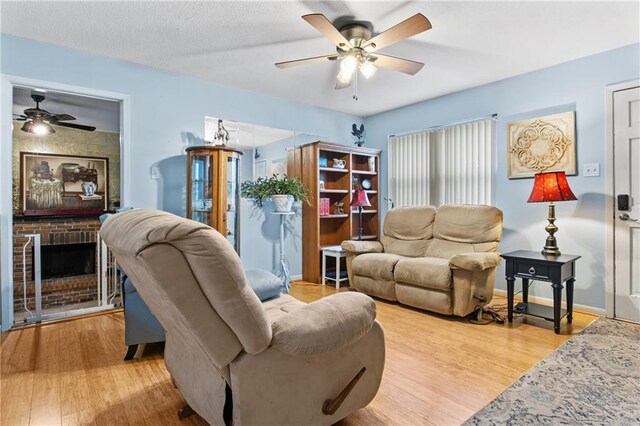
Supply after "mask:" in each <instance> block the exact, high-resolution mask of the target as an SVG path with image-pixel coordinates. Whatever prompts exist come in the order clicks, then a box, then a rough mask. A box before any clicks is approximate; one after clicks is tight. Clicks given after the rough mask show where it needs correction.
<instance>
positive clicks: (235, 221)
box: [186, 145, 242, 253]
mask: <svg viewBox="0 0 640 426" xmlns="http://www.w3.org/2000/svg"><path fill="white" fill-rule="evenodd" d="M186 151H187V217H188V218H189V219H193V220H195V221H198V222H201V223H204V224H207V225H209V226H211V227H212V228H214V229H216V230H217V231H218V232H220V233H221V234H222V235H225V236H226V237H227V240H229V242H230V243H231V245H233V247H234V248H235V250H236V252H238V253H240V158H241V155H242V151H238V150H235V149H233V148H229V147H226V146H206V145H205V146H191V147H189V148H187V149H186Z"/></svg>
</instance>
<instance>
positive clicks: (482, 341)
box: [0, 282, 596, 426]
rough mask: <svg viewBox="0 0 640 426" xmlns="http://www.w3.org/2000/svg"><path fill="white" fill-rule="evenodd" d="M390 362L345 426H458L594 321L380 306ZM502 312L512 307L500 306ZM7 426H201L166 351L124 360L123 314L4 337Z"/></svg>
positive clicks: (312, 292) (310, 288) (3, 416)
mask: <svg viewBox="0 0 640 426" xmlns="http://www.w3.org/2000/svg"><path fill="white" fill-rule="evenodd" d="M334 292H335V289H333V288H332V287H328V286H327V287H322V286H319V285H315V284H308V283H303V282H299V283H296V284H294V286H293V288H292V294H293V295H294V296H295V297H297V298H299V299H301V300H304V301H308V302H310V301H313V300H316V299H319V298H321V297H323V296H325V295H328V294H332V293H334ZM376 304H377V308H378V320H379V321H380V322H381V323H382V326H383V327H384V330H385V339H386V347H387V358H386V365H385V371H384V376H383V380H382V385H381V387H380V390H379V392H378V395H377V396H376V398H375V399H374V400H373V402H372V403H371V404H370V405H369V406H368V407H366V408H364V409H362V410H360V411H358V412H356V413H354V414H353V415H351V416H349V417H347V418H346V419H344V420H343V421H342V422H340V424H341V425H343V426H347V425H367V426H369V425H383V424H384V425H387V424H389V425H390V424H393V425H428V424H437V425H455V424H460V423H461V422H463V421H464V420H465V419H467V418H468V417H470V416H471V415H472V414H473V413H474V412H476V411H477V410H479V409H480V408H481V407H483V406H484V405H485V404H487V403H488V402H489V401H491V400H492V399H493V398H495V397H496V396H497V395H498V394H499V393H500V392H502V391H503V390H504V389H505V388H507V387H508V386H509V385H510V384H511V383H513V382H514V381H515V380H516V379H518V378H519V377H520V376H521V375H522V374H524V373H525V372H526V371H527V370H529V369H530V368H531V367H532V366H533V365H535V364H536V363H537V362H539V361H540V360H541V359H542V358H544V357H545V356H546V355H548V354H549V353H551V352H552V351H553V350H554V349H555V348H557V347H558V346H560V345H561V344H562V343H564V342H565V341H566V340H568V339H569V338H570V337H571V335H572V334H575V333H577V332H579V331H580V330H582V329H583V328H584V327H585V326H586V325H588V324H589V323H590V322H591V321H593V320H594V319H595V318H596V317H595V316H592V315H587V314H580V313H578V314H576V315H574V323H573V325H567V324H566V323H565V322H564V321H563V326H562V334H561V335H556V334H554V333H553V327H552V323H550V322H546V321H542V320H536V319H529V318H527V319H523V318H516V319H515V320H514V323H513V325H511V326H508V325H498V324H496V323H492V324H489V325H484V326H480V325H474V324H471V323H469V322H468V321H466V320H464V319H455V318H450V317H444V316H439V315H433V314H429V313H426V312H421V311H418V310H413V309H410V308H406V307H403V306H399V305H397V304H394V303H387V302H382V301H377V302H376ZM494 304H498V305H499V304H504V299H502V298H496V299H494ZM0 351H1V364H0V382H1V383H0V398H1V406H0V410H1V413H0V424H2V425H3V426H12V425H61V424H97V425H102V424H104V425H126V424H150V425H161V424H162V425H165V424H167V425H171V424H176V425H178V424H182V425H202V424H205V422H204V421H203V420H202V419H201V418H199V417H198V416H192V417H190V418H188V419H186V420H184V421H182V422H180V421H178V419H177V416H176V413H177V411H178V409H179V408H180V407H181V406H182V405H183V404H184V401H183V399H182V398H181V396H180V394H179V393H178V391H177V390H176V389H174V387H173V386H172V384H171V381H170V379H169V374H168V373H167V371H166V369H165V367H164V362H163V359H162V348H161V346H158V345H156V346H155V347H150V348H147V351H145V354H144V356H143V357H142V358H141V359H135V360H133V361H130V362H124V361H122V357H123V355H124V352H125V347H124V344H123V315H122V312H114V313H109V314H102V315H95V316H91V317H87V318H81V319H74V320H69V321H64V322H58V323H52V324H46V325H40V326H32V327H28V328H24V329H21V330H16V331H12V332H9V333H4V334H2V336H1V343H0Z"/></svg>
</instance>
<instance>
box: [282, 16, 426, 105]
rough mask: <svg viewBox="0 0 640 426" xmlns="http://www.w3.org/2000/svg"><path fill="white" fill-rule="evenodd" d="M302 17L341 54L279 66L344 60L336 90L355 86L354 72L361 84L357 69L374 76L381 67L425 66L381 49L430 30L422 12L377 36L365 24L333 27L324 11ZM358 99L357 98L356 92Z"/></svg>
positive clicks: (408, 71) (410, 71) (408, 70)
mask: <svg viewBox="0 0 640 426" xmlns="http://www.w3.org/2000/svg"><path fill="white" fill-rule="evenodd" d="M302 19H304V20H305V21H307V22H308V23H309V24H311V26H313V27H314V28H315V29H316V30H318V31H320V32H321V33H322V34H324V35H325V36H326V37H327V38H328V39H329V40H331V41H332V42H333V43H334V44H335V45H336V50H337V54H330V55H323V56H314V57H311V58H304V59H297V60H293V61H286V62H278V63H277V64H276V67H278V68H290V67H294V66H298V65H306V64H313V63H318V62H326V61H337V60H340V61H341V62H340V72H339V74H338V81H337V83H336V89H344V88H345V87H349V86H350V85H351V83H352V81H353V80H354V75H355V80H356V84H357V73H356V72H355V71H356V69H359V70H360V72H361V73H362V75H363V76H364V77H365V78H370V77H371V76H373V74H375V72H376V69H377V67H383V68H389V69H391V70H394V71H400V72H403V73H405V74H411V75H413V74H415V73H417V72H418V71H420V70H421V69H422V67H423V66H424V64H423V63H422V62H416V61H411V60H409V59H402V58H396V57H394V56H390V55H383V54H381V53H378V50H379V49H383V48H385V47H387V46H390V45H392V44H394V43H397V42H399V41H401V40H404V39H406V38H409V37H412V36H414V35H416V34H420V33H421V32H424V31H427V30H429V29H430V28H431V22H429V20H428V19H427V18H426V17H425V16H424V15H423V14H421V13H417V14H415V15H413V16H412V17H411V18H409V19H406V20H404V21H402V22H400V23H399V24H397V25H395V26H393V27H391V28H389V29H388V30H386V31H384V32H382V33H380V34H378V35H376V36H375V37H373V38H372V37H371V36H372V31H371V29H370V28H369V27H368V26H366V25H364V24H362V23H358V22H356V23H351V24H348V25H345V26H343V27H341V28H340V29H338V28H336V27H334V26H333V24H332V23H331V22H330V21H329V20H328V19H327V18H326V16H324V15H322V14H320V13H314V14H310V15H304V16H303V17H302ZM354 99H357V95H356V94H355V93H354Z"/></svg>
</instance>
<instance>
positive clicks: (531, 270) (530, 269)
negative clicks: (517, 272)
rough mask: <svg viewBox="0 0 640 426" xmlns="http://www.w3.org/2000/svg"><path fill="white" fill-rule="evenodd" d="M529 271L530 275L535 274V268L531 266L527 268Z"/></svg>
mask: <svg viewBox="0 0 640 426" xmlns="http://www.w3.org/2000/svg"><path fill="white" fill-rule="evenodd" d="M529 273H530V274H531V275H535V274H536V268H534V267H533V266H532V267H531V268H529Z"/></svg>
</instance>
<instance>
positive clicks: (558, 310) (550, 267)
mask: <svg viewBox="0 0 640 426" xmlns="http://www.w3.org/2000/svg"><path fill="white" fill-rule="evenodd" d="M501 257H502V258H504V259H505V260H506V267H505V271H506V273H505V275H506V279H507V309H508V321H509V322H510V323H512V322H513V313H514V312H516V313H522V314H526V315H531V316H535V317H539V318H544V319H546V320H547V321H553V331H555V333H556V334H560V321H561V320H562V318H563V317H565V316H566V317H567V322H568V323H569V324H571V322H572V321H573V284H574V282H575V274H576V267H575V262H576V260H578V259H580V257H581V256H574V255H570V254H563V255H560V256H547V255H543V254H541V253H540V252H537V251H527V250H518V251H512V252H510V253H504V254H502V255H501ZM516 278H521V279H522V302H520V303H518V304H517V305H516V306H515V308H514V306H513V290H514V284H515V281H516ZM529 280H537V281H546V282H550V283H551V287H552V288H553V308H551V307H549V306H544V305H539V304H535V303H529ZM565 282H566V286H567V309H566V310H565V309H562V289H563V288H564V287H563V284H564V283H565Z"/></svg>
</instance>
